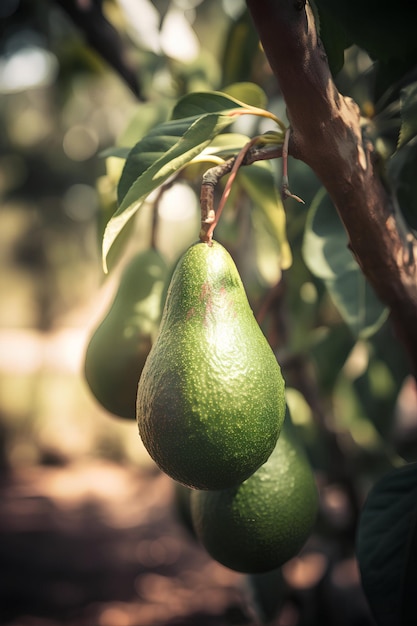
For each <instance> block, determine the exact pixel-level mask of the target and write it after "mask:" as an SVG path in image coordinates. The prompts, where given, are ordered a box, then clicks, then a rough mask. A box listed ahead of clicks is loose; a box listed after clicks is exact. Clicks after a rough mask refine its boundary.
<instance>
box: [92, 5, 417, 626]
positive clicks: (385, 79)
mask: <svg viewBox="0 0 417 626" xmlns="http://www.w3.org/2000/svg"><path fill="white" fill-rule="evenodd" d="M356 4H358V5H359V4H360V11H359V9H358V11H355V10H354V9H355V7H353V6H352V2H351V1H348V0H343V1H341V2H333V1H332V0H315V6H316V15H317V18H318V23H319V30H320V37H321V38H322V40H323V43H324V46H325V48H326V52H327V54H328V57H329V61H330V66H331V69H332V71H333V74H334V76H335V79H336V81H343V80H345V79H346V73H345V74H344V72H343V65H344V63H345V60H346V58H347V55H346V53H345V52H346V50H347V49H351V48H350V47H351V46H352V44H356V48H355V50H356V51H359V52H358V54H362V55H363V54H365V53H366V54H367V55H369V56H368V62H367V66H366V72H365V75H364V76H358V73H357V72H356V73H355V74H354V77H353V79H352V81H351V83H350V86H351V87H352V91H353V92H354V95H355V97H357V100H358V104H359V105H360V106H361V107H362V110H363V111H364V125H363V132H364V133H367V134H368V136H369V137H370V138H371V140H372V141H373V143H374V146H375V148H376V150H377V151H378V152H379V153H380V156H381V176H382V177H383V178H384V179H385V180H386V184H387V186H389V188H390V190H391V192H392V194H393V196H395V197H396V200H397V201H398V217H399V219H400V220H401V219H403V220H404V224H405V227H407V228H409V229H411V232H412V231H413V229H416V228H417V186H416V177H415V170H416V166H417V144H416V136H417V121H416V120H417V81H415V80H414V77H413V73H412V71H411V70H412V68H413V65H414V64H415V61H416V58H417V48H416V44H415V38H414V33H413V30H414V29H413V20H412V19H410V15H409V13H408V11H409V7H410V4H409V3H400V5H401V4H404V6H403V7H402V6H400V7H399V6H398V5H395V6H394V5H392V6H388V5H386V4H381V3H376V2H372V1H371V0H370V1H369V2H365V3H364V2H363V1H362V0H361V2H360V3H359V0H358V2H355V3H354V5H355V6H356ZM391 4H392V3H391ZM358 12H359V13H361V14H363V15H364V16H365V17H364V19H362V20H358V19H357V14H358ZM371 23H372V24H373V25H374V26H375V28H370V27H369V25H370V24H371ZM238 27H240V28H244V29H245V28H246V30H245V33H246V34H245V37H246V39H247V41H248V42H250V43H251V46H250V50H251V51H254V50H255V47H256V38H254V37H253V31H252V30H251V29H250V28H249V27H248V22H247V13H244V14H243V15H242V16H241V17H240V18H239V19H238V20H237V21H236V25H235V29H232V31H231V33H230V37H229V40H228V46H226V48H227V49H228V50H229V52H228V54H227V55H226V58H227V59H229V60H230V66H228V75H230V76H231V77H232V78H237V77H238V78H239V80H245V79H246V73H245V72H246V70H245V69H244V68H242V66H241V64H240V63H239V60H240V59H241V56H242V55H240V56H239V55H236V54H234V52H235V51H236V46H235V45H234V43H233V37H234V34H236V32H237V30H238ZM241 32H242V31H241ZM254 42H255V43H254ZM233 60H235V65H234V66H233V63H232V61H233ZM232 66H233V67H232ZM358 84H365V86H366V87H365V89H364V92H363V94H361V92H360V91H359V92H358V91H356V92H355V89H357V85H358ZM267 104H268V103H267V98H266V96H265V93H264V92H263V91H262V89H260V88H259V87H258V86H256V85H255V84H253V83H239V84H234V85H232V87H230V88H228V89H224V90H223V91H222V92H204V93H202V92H198V93H196V92H195V93H191V94H189V95H185V96H184V97H182V98H181V99H180V100H179V101H178V102H177V103H176V104H175V106H174V107H173V110H172V113H171V115H170V117H169V119H168V120H167V121H166V116H167V109H166V108H161V110H160V111H158V112H155V111H156V109H155V106H154V105H142V106H141V113H140V115H141V119H142V122H143V120H146V121H145V123H144V124H143V125H142V127H141V130H140V132H139V133H138V132H137V134H136V140H135V141H136V143H134V145H133V147H131V145H129V146H128V147H124V146H121V147H119V148H117V149H113V150H110V151H108V152H107V156H112V157H114V156H115V157H118V158H122V159H124V160H125V163H124V167H123V171H122V174H121V177H120V180H119V183H118V190H117V195H118V208H117V210H116V212H115V213H114V215H113V216H112V217H111V219H110V220H109V222H108V224H107V227H106V230H105V233H104V239H103V263H104V266H105V267H106V266H111V265H112V263H113V262H114V259H115V258H117V255H118V253H119V247H120V246H121V245H123V236H124V235H125V234H126V230H127V227H128V225H129V224H131V222H132V218H133V217H134V216H135V215H136V214H137V213H138V211H140V209H141V207H142V206H143V204H144V202H145V200H146V198H147V197H148V196H149V194H150V193H151V192H153V191H154V190H156V189H161V188H163V186H164V185H166V184H167V183H168V182H169V181H172V180H173V179H175V178H177V177H181V176H182V175H183V174H184V172H186V171H187V170H189V168H191V167H194V169H193V170H192V171H193V172H195V171H197V172H198V174H199V175H200V176H201V172H202V171H203V169H201V168H200V169H197V170H196V169H195V167H196V166H201V167H203V168H205V169H207V168H208V167H211V166H212V165H218V164H220V163H223V162H224V161H225V160H226V159H228V158H229V157H231V156H236V154H237V153H238V152H239V151H240V150H241V149H242V147H243V146H244V145H245V144H246V143H247V142H248V141H249V140H250V138H251V137H250V136H249V134H247V135H245V134H242V133H240V132H237V131H236V128H234V124H235V122H236V120H237V119H238V118H240V117H241V116H242V115H252V116H255V117H256V118H257V119H262V118H270V119H271V120H272V121H274V116H271V114H270V113H269V112H268V109H267ZM365 114H366V115H367V117H366V118H365ZM276 121H277V120H276V118H275V122H276ZM136 130H137V126H136ZM282 140H283V134H282V127H281V126H280V125H279V124H278V126H277V133H276V143H277V145H279V144H280V143H282ZM292 172H293V174H292V179H291V186H292V187H293V188H294V187H295V188H296V191H297V193H300V195H302V196H303V198H304V199H305V200H306V202H307V204H308V205H309V209H308V211H305V209H303V208H302V209H301V208H297V209H293V207H292V206H291V207H290V208H289V211H288V214H287V215H285V212H284V208H283V205H282V202H281V198H280V194H279V192H278V186H277V176H276V171H275V170H274V169H273V165H272V164H271V163H270V162H264V161H263V162H258V163H253V164H252V165H250V166H245V167H242V168H241V169H240V172H239V175H238V178H237V180H236V183H235V187H236V188H238V189H239V190H240V191H241V192H243V193H244V194H245V195H246V196H247V197H248V198H249V200H250V202H251V219H252V225H253V227H254V228H253V231H254V232H255V231H256V230H257V229H258V230H259V224H261V225H262V227H261V231H262V242H265V240H266V239H267V240H268V244H269V245H270V246H272V248H273V255H274V257H273V258H274V261H275V262H277V263H278V265H279V266H280V268H281V270H288V269H289V268H290V266H291V263H293V266H292V267H291V270H290V271H291V279H292V280H291V285H290V286H289V289H288V306H289V308H290V310H291V312H292V313H293V320H292V331H291V338H290V340H289V345H288V346H287V348H288V349H290V350H292V351H293V352H297V351H298V352H300V351H301V352H308V354H309V357H311V359H312V360H313V361H314V362H315V365H316V370H317V376H318V382H319V385H320V388H321V392H322V393H323V394H324V395H326V396H327V397H328V398H332V400H333V402H334V404H335V408H334V411H335V413H336V421H337V423H338V427H339V428H340V427H344V428H346V429H347V430H349V431H350V435H351V437H352V441H353V450H354V452H353V455H354V456H355V458H356V459H357V460H358V462H363V463H365V464H366V463H368V464H369V461H370V460H371V461H372V463H373V467H372V470H371V471H370V472H369V473H370V477H371V479H372V480H374V479H375V478H378V477H379V475H380V474H381V472H382V473H383V472H384V471H385V470H386V469H387V468H392V466H393V465H394V466H395V465H398V466H399V467H398V469H397V468H396V469H393V470H392V471H391V472H390V473H388V474H387V475H386V476H385V477H384V478H382V479H381V480H379V481H377V483H376V486H375V488H374V489H373V490H372V491H371V492H370V494H369V496H368V499H367V502H366V505H365V508H364V511H363V514H362V516H361V520H360V524H359V539H358V547H357V554H358V559H359V562H360V567H361V573H362V579H363V585H364V590H365V592H366V594H367V596H368V599H369V602H370V605H371V607H372V610H373V613H374V615H375V618H376V620H377V623H378V624H381V625H383V626H391V625H393V624H404V625H405V624H408V623H410V621H412V620H413V619H414V618H415V616H414V613H413V611H414V609H413V604H412V589H413V584H414V581H415V572H416V564H415V557H414V556H413V554H414V552H415V550H414V549H413V548H414V546H415V540H416V539H415V537H416V509H415V504H414V503H415V490H416V476H417V466H416V465H415V464H409V465H404V458H405V457H407V455H405V454H404V455H402V456H401V454H400V455H399V454H398V453H399V452H400V453H401V451H399V450H398V449H396V448H395V446H394V445H393V443H392V439H391V435H392V429H393V421H394V410H395V406H396V402H397V399H398V396H399V394H400V391H401V389H402V387H403V385H404V381H405V380H406V378H407V375H408V369H407V365H406V363H405V361H404V357H403V354H402V351H401V348H400V346H398V345H397V344H395V343H393V342H392V341H391V336H390V328H389V324H388V323H387V317H388V311H387V309H386V308H385V307H384V306H383V305H382V303H381V302H380V301H379V300H378V298H377V297H376V295H375V293H374V292H373V290H372V288H371V287H370V285H369V284H368V283H367V281H366V280H365V278H364V276H363V275H362V273H361V271H360V268H359V266H358V265H357V263H356V262H355V260H354V259H353V257H352V255H351V254H350V252H349V250H348V246H347V243H348V242H347V236H346V233H345V231H344V228H343V226H342V224H341V222H340V220H339V218H338V215H337V213H336V211H335V210H334V207H333V205H332V203H331V201H330V199H329V197H328V195H327V193H326V190H325V189H323V188H321V187H320V185H319V183H318V181H317V180H315V179H314V177H313V176H312V174H311V172H307V171H306V168H305V167H303V166H302V164H292ZM306 181H308V183H306ZM303 186H304V187H305V191H306V194H305V195H304V194H303ZM237 195H238V194H236V195H235V197H236V196H237ZM401 216H402V217H401ZM260 245H262V244H260ZM305 285H310V286H311V285H312V286H313V292H312V293H313V296H312V298H307V299H306V300H303V299H301V300H303V301H300V293H302V290H303V287H304V286H305ZM310 295H311V294H310ZM327 296H330V300H331V302H332V305H333V307H334V311H336V312H337V314H336V315H335V317H334V319H330V321H329V319H327V320H326V319H324V318H325V315H324V314H323V311H324V309H325V306H326V303H327V302H328V301H327V300H326V298H327ZM333 315H334V313H333ZM358 356H361V357H362V361H361V359H360V358H359V361H361V364H360V365H359V366H358V365H357V362H358V358H357V357H358ZM290 395H291V394H290ZM289 397H290V396H289ZM335 398H337V401H335V400H334V399H335ZM292 402H293V403H294V407H292V408H293V411H292V412H293V413H296V412H297V408H298V407H299V406H301V404H302V402H300V401H299V400H297V396H296V395H292ZM297 403H298V404H297ZM318 448H319V450H320V449H321V448H320V446H318ZM310 452H312V455H313V457H314V451H311V450H310ZM408 455H409V456H408V457H407V459H408V458H409V457H411V459H413V458H414V452H413V450H412V449H411V450H409V451H408ZM315 462H316V465H317V466H318V467H323V466H325V467H324V469H325V470H326V471H327V470H329V467H327V466H326V465H325V464H326V461H325V460H323V458H317V457H316V458H315ZM358 471H360V470H358Z"/></svg>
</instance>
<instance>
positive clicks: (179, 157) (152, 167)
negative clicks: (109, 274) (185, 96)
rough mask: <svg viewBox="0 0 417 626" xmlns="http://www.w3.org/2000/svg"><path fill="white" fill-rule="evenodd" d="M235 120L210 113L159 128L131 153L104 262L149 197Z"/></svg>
mask: <svg viewBox="0 0 417 626" xmlns="http://www.w3.org/2000/svg"><path fill="white" fill-rule="evenodd" d="M232 121H233V119H232V118H231V117H230V116H228V115H227V114H222V113H210V114H206V115H202V116H200V117H198V118H197V119H196V120H195V119H194V118H192V120H191V121H190V118H186V119H181V120H174V121H172V122H167V123H165V124H160V125H159V126H157V127H155V128H154V129H153V131H151V133H149V134H148V135H147V136H146V137H144V138H143V139H142V140H141V141H140V142H139V143H138V144H136V146H135V147H134V148H133V149H132V150H131V152H130V153H129V156H128V158H127V161H126V164H125V168H124V170H123V173H122V176H121V179H120V182H119V189H118V192H119V202H120V206H119V208H118V210H117V211H116V213H115V214H114V215H113V217H112V218H111V220H110V221H109V222H108V224H107V227H106V230H105V233H104V238H103V263H104V265H105V262H106V257H107V255H108V253H109V250H110V248H111V247H112V245H113V244H114V242H115V240H116V238H117V237H118V236H119V234H120V232H121V231H122V230H123V228H124V227H125V226H126V224H127V223H128V222H129V220H130V219H131V218H132V217H133V216H134V215H135V213H136V212H137V211H138V209H139V208H140V207H141V205H142V203H143V201H144V200H145V198H146V197H147V196H148V195H149V194H150V193H151V192H152V191H153V190H154V189H156V188H158V187H159V186H160V185H162V184H163V183H164V182H165V181H166V180H167V179H168V178H170V177H171V176H172V175H173V174H175V173H177V172H178V171H180V170H181V169H182V168H183V167H184V166H185V165H187V164H188V163H189V162H190V161H191V160H192V159H193V158H194V157H195V156H197V155H198V154H200V153H201V152H202V150H203V149H204V148H205V147H206V146H207V145H208V144H209V143H210V141H211V140H212V139H213V138H214V137H215V136H216V135H217V134H218V133H220V132H221V131H222V130H223V129H224V128H226V127H227V126H228V125H230V124H231V123H232Z"/></svg>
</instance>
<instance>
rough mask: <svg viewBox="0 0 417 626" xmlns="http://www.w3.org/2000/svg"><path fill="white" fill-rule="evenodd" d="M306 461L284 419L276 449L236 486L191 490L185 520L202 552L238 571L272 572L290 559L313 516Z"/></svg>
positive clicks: (314, 497)
mask: <svg viewBox="0 0 417 626" xmlns="http://www.w3.org/2000/svg"><path fill="white" fill-rule="evenodd" d="M318 504H319V499H318V491H317V487H316V483H315V479H314V474H313V472H312V469H311V466H310V463H309V460H308V458H307V456H306V453H305V451H304V449H303V448H302V447H301V445H300V443H299V442H298V441H297V439H296V438H295V434H294V432H293V431H292V428H291V427H290V423H289V420H287V419H286V421H285V424H284V426H283V429H282V431H281V434H280V437H279V440H278V442H277V445H276V446H275V449H274V451H273V452H272V454H271V455H270V457H269V459H268V460H267V461H266V463H264V464H263V465H262V466H261V467H260V468H259V469H258V470H257V471H256V472H255V473H254V474H252V476H250V477H249V478H248V479H247V480H246V481H244V482H243V483H242V484H241V485H238V486H237V487H232V488H230V489H224V490H218V491H195V490H193V491H192V492H191V496H190V508H191V520H192V524H193V528H194V530H195V532H196V535H197V538H198V539H199V540H200V541H201V543H202V544H203V546H204V547H205V548H206V550H207V551H208V553H209V554H210V555H211V556H212V558H214V559H215V560H217V561H218V562H219V563H222V564H223V565H225V566H226V567H229V568H230V569H233V570H235V571H238V572H246V573H262V572H268V571H271V570H275V569H277V568H278V567H281V566H282V565H283V564H284V563H286V562H287V561H289V560H290V559H291V558H293V557H294V556H296V555H297V554H298V553H299V551H300V550H301V548H302V547H303V545H304V544H305V542H306V541H307V539H308V537H309V535H310V533H311V531H312V528H313V525H314V523H315V520H316V517H317V512H318Z"/></svg>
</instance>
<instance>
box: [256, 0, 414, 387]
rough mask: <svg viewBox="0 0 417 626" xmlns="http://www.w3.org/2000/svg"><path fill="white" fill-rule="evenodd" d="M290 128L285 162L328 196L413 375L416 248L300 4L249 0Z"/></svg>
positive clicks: (304, 5)
mask: <svg viewBox="0 0 417 626" xmlns="http://www.w3.org/2000/svg"><path fill="white" fill-rule="evenodd" d="M247 6H248V8H249V11H250V13H251V16H252V19H253V21H254V24H255V27H256V29H257V31H258V34H259V36H260V39H261V42H262V45H263V48H264V50H265V53H266V56H267V58H268V60H269V63H270V65H271V68H272V71H273V72H274V74H275V77H276V79H277V81H278V83H279V87H280V89H281V92H282V94H283V97H284V100H285V103H286V106H287V112H288V118H289V120H290V124H291V129H292V131H291V139H290V146H289V151H290V154H291V155H292V156H293V157H295V158H297V159H301V160H302V161H304V162H305V163H306V164H307V165H309V166H310V167H311V168H312V170H313V171H314V172H315V173H316V175H317V176H318V178H319V179H320V180H321V182H322V183H323V185H324V186H325V188H326V189H327V191H328V193H329V195H330V197H331V198H332V201H333V203H334V205H335V207H336V208H337V210H338V212H339V215H340V217H341V220H342V222H343V224H344V226H345V229H346V231H347V234H348V239H349V247H350V248H351V250H352V253H353V254H354V256H355V257H356V260H357V262H358V263H359V265H360V267H361V269H362V271H363V273H364V275H365V276H366V277H367V279H368V280H369V282H370V284H371V285H372V286H373V288H374V289H375V292H376V293H377V294H378V296H379V298H380V299H381V300H382V301H383V302H384V303H385V304H386V305H387V306H388V307H389V309H390V314H391V319H392V321H393V323H394V326H395V329H396V332H397V335H398V337H399V338H400V339H401V341H402V342H403V344H404V346H405V348H406V350H407V352H408V354H409V356H410V360H411V368H412V371H413V373H414V376H416V374H417V266H416V259H417V255H416V252H417V246H416V241H415V239H414V237H411V236H409V235H407V233H406V232H404V228H403V226H402V221H401V220H400V219H399V216H397V215H396V212H395V209H394V204H393V202H392V198H391V197H390V196H389V194H388V193H387V191H386V189H385V187H384V186H383V184H382V183H381V180H380V179H379V177H378V175H377V173H376V171H375V167H374V155H373V151H372V146H371V144H370V143H369V142H367V141H366V140H365V139H364V138H363V137H362V132H361V125H360V113H359V109H358V106H357V105H356V103H355V102H353V101H352V100H351V99H350V98H347V97H344V96H342V94H340V93H339V91H338V90H337V88H336V86H335V84H334V82H333V80H332V76H331V73H330V70H329V67H328V63H327V57H326V54H325V51H324V48H323V46H322V44H321V41H320V39H319V38H318V36H317V33H316V28H315V23H314V16H313V13H312V11H311V8H310V7H309V5H308V3H305V0H247Z"/></svg>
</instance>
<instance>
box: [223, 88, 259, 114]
mask: <svg viewBox="0 0 417 626" xmlns="http://www.w3.org/2000/svg"><path fill="white" fill-rule="evenodd" d="M224 93H226V94H227V95H229V96H231V97H232V98H236V101H237V102H244V103H245V104H248V105H249V106H253V107H257V108H260V109H265V107H266V106H267V103H268V98H267V96H266V93H265V92H264V90H263V89H261V87H259V85H256V84H255V83H250V82H242V83H233V84H231V85H228V86H227V87H225V88H224Z"/></svg>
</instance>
